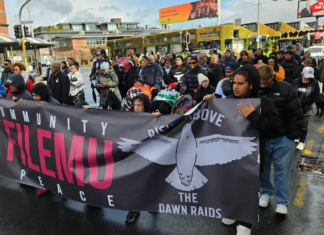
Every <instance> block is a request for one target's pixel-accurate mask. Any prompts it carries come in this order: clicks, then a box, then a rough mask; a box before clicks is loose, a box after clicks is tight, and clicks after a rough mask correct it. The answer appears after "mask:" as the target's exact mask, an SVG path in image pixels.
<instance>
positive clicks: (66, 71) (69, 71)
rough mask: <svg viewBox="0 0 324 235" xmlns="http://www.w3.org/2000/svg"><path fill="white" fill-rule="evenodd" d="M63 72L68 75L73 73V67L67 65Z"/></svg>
mask: <svg viewBox="0 0 324 235" xmlns="http://www.w3.org/2000/svg"><path fill="white" fill-rule="evenodd" d="M62 73H63V74H65V75H66V76H68V75H69V73H71V69H70V68H69V67H67V68H65V69H63V70H62Z"/></svg>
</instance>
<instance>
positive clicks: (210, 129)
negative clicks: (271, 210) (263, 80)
mask: <svg viewBox="0 0 324 235" xmlns="http://www.w3.org/2000/svg"><path fill="white" fill-rule="evenodd" d="M250 102H252V103H253V105H254V107H256V108H257V110H260V100H259V99H245V100H227V99H225V100H219V99H216V100H214V101H213V102H212V103H207V102H205V103H202V104H201V105H200V106H199V107H198V108H196V109H195V110H194V111H193V112H192V113H191V114H189V115H186V116H172V115H165V116H161V117H159V118H156V117H153V116H152V115H151V114H148V113H133V112H118V111H106V110H84V109H82V108H81V109H80V108H75V107H69V106H59V105H50V104H43V105H41V104H39V103H37V102H32V101H21V102H19V103H15V102H12V101H10V100H7V99H0V139H1V141H0V149H1V158H0V176H1V177H4V178H7V179H10V180H14V181H17V182H19V183H21V184H27V185H31V186H34V187H38V188H45V189H47V190H49V191H51V192H52V193H54V194H57V195H60V196H62V197H66V198H69V199H72V200H75V201H78V202H82V203H86V204H90V205H94V206H99V207H106V208H110V209H118V210H125V211H155V212H161V213H170V214H182V215H194V216H205V217H212V218H229V219H235V220H238V221H243V222H247V223H251V224H253V225H256V224H257V220H258V211H259V209H258V192H259V163H258V153H259V136H258V131H257V130H256V129H254V128H253V127H252V125H251V124H250V122H249V121H248V120H246V119H245V118H244V117H242V116H241V115H240V114H239V113H238V111H237V104H240V103H244V104H246V105H249V104H250Z"/></svg>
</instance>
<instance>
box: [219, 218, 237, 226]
mask: <svg viewBox="0 0 324 235" xmlns="http://www.w3.org/2000/svg"><path fill="white" fill-rule="evenodd" d="M235 222H236V221H235V220H233V219H222V223H223V224H225V225H233V224H235Z"/></svg>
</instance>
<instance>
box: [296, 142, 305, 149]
mask: <svg viewBox="0 0 324 235" xmlns="http://www.w3.org/2000/svg"><path fill="white" fill-rule="evenodd" d="M296 149H298V150H300V151H303V150H304V149H305V144H304V143H301V142H300V143H299V144H298V145H297V147H296Z"/></svg>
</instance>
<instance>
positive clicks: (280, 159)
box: [260, 136, 296, 206]
mask: <svg viewBox="0 0 324 235" xmlns="http://www.w3.org/2000/svg"><path fill="white" fill-rule="evenodd" d="M295 148H296V145H295V142H294V141H293V140H290V139H288V138H287V137H286V136H282V137H279V138H274V139H267V140H266V159H265V166H264V172H263V173H262V176H261V190H260V191H261V194H269V195H274V196H275V200H276V203H277V204H281V205H286V206H288V205H289V192H290V175H291V166H292V159H293V157H294V153H295ZM272 162H273V166H274V187H273V185H272V183H271V180H270V178H271V163H272Z"/></svg>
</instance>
